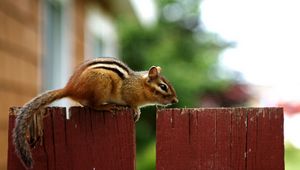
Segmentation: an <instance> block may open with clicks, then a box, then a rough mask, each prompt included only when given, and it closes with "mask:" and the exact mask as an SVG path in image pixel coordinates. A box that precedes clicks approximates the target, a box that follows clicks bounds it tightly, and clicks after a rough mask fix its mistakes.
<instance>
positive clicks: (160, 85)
mask: <svg viewBox="0 0 300 170" xmlns="http://www.w3.org/2000/svg"><path fill="white" fill-rule="evenodd" d="M159 87H160V88H161V89H162V90H163V91H165V92H167V91H168V87H167V86H166V85H165V84H159Z"/></svg>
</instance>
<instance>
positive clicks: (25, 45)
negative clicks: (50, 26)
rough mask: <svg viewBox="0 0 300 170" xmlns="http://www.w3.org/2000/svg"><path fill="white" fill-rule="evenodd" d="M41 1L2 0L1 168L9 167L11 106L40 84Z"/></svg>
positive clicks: (0, 81)
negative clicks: (8, 134)
mask: <svg viewBox="0 0 300 170" xmlns="http://www.w3.org/2000/svg"><path fill="white" fill-rule="evenodd" d="M40 23H41V17H40V1H38V0H18V1H11V0H1V1H0V146H1V147H0V169H6V161H7V158H6V157H7V156H6V155H7V127H8V108H9V107H10V106H21V105H22V104H24V103H25V102H26V101H28V100H29V99H30V98H32V97H33V96H35V95H36V94H37V92H38V89H39V87H40V81H39V79H40V78H39V70H40V59H41V31H40Z"/></svg>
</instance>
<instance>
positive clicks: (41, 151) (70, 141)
mask: <svg viewBox="0 0 300 170" xmlns="http://www.w3.org/2000/svg"><path fill="white" fill-rule="evenodd" d="M47 112H48V113H49V116H48V117H46V118H45V119H44V136H43V141H44V142H43V145H42V146H37V147H36V148H34V149H33V150H32V154H33V159H34V169H73V170H76V169H78V170H82V169H91V170H93V169H128V170H132V169H135V125H134V121H133V118H132V112H131V110H121V111H117V112H116V113H115V115H112V114H111V113H109V112H99V111H94V110H91V109H88V108H82V107H72V108H70V113H71V118H70V119H69V120H66V119H65V114H66V112H65V108H57V107H51V108H47ZM13 113H14V109H13V108H12V109H11V110H10V117H9V147H8V169H9V170H21V169H25V168H24V167H23V165H22V164H21V162H20V160H19V158H18V157H17V156H16V154H15V150H14V146H13V144H12V138H11V134H12V129H13V127H14V124H15V115H14V114H13Z"/></svg>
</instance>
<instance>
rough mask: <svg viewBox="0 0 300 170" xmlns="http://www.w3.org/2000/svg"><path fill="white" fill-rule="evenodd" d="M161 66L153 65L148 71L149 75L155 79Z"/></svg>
mask: <svg viewBox="0 0 300 170" xmlns="http://www.w3.org/2000/svg"><path fill="white" fill-rule="evenodd" d="M160 70H161V68H160V67H159V66H152V67H151V68H150V69H149V71H148V77H149V78H150V79H151V80H153V79H156V78H157V77H158V75H159V73H160Z"/></svg>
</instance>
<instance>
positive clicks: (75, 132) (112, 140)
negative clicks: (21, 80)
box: [8, 107, 284, 170]
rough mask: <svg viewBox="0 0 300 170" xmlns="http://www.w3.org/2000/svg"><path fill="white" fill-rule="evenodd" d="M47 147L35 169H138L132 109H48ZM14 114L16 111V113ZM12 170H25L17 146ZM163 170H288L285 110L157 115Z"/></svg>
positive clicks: (158, 155) (11, 158)
mask: <svg viewBox="0 0 300 170" xmlns="http://www.w3.org/2000/svg"><path fill="white" fill-rule="evenodd" d="M47 112H48V113H49V116H48V117H46V118H45V119H44V126H45V128H44V144H43V145H42V146H39V147H37V148H35V149H33V157H34V160H35V164H34V169H78V170H82V169H91V170H93V169H95V170H96V169H105V170H106V169H107V170H114V169H116V170H118V169H124V170H134V169H135V156H136V155H135V126H134V122H133V118H132V114H131V111H130V110H122V111H119V113H116V114H115V115H114V116H113V115H112V114H110V113H108V112H98V113H96V112H95V111H92V110H90V109H88V108H80V107H73V108H71V109H70V113H71V115H72V116H71V119H70V120H66V119H65V108H48V109H47ZM11 113H13V110H12V112H11ZM9 121H10V122H9V132H10V136H9V150H8V169H9V170H21V169H24V168H23V166H22V164H21V163H20V161H19V159H18V158H17V157H16V155H15V152H14V147H13V145H12V143H11V141H12V139H11V131H12V129H13V127H14V121H15V115H14V114H11V115H10V119H9ZM156 140H157V145H156V169H157V170H186V169H188V170H200V169H201V170H202V169H214V170H219V169H244V170H251V169H253V170H260V169H262V170H263V169H272V170H282V169H284V145H283V109H282V108H214V109H163V110H159V111H158V112H157V139H156Z"/></svg>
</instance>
